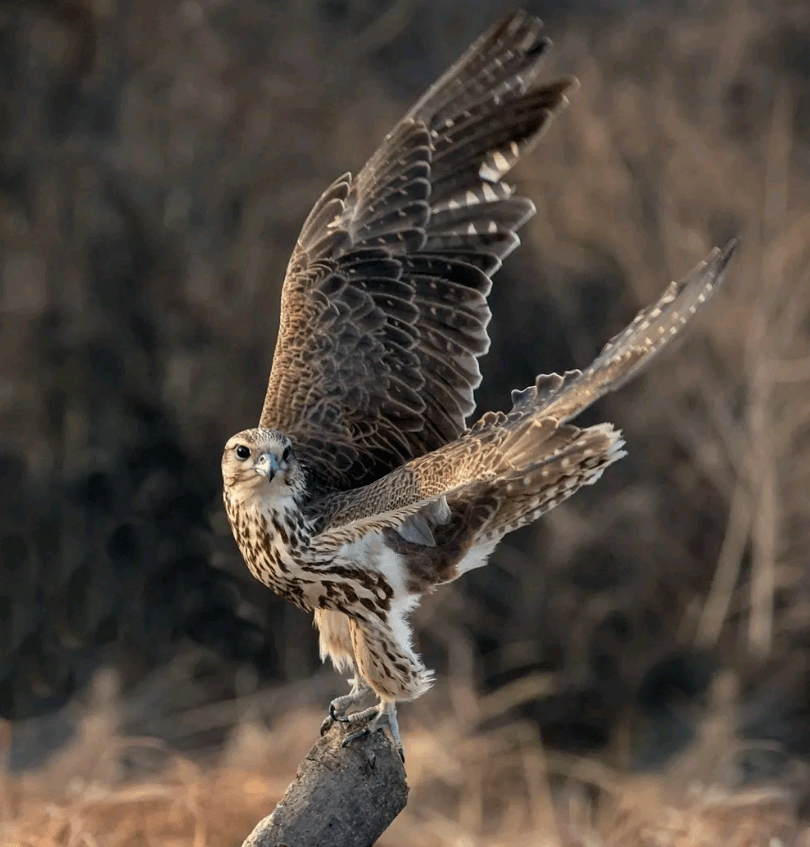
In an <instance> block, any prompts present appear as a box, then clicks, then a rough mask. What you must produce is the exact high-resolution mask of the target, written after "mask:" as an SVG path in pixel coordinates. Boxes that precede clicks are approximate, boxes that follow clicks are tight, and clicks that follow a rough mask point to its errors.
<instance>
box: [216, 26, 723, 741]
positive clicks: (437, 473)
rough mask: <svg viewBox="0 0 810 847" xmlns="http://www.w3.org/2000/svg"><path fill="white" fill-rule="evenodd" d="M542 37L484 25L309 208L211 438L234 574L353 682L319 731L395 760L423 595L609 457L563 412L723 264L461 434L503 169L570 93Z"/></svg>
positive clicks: (512, 222)
mask: <svg viewBox="0 0 810 847" xmlns="http://www.w3.org/2000/svg"><path fill="white" fill-rule="evenodd" d="M541 26H542V24H541V22H540V21H539V20H538V19H537V18H535V17H532V16H530V15H527V14H525V13H522V12H518V13H516V14H513V15H511V16H510V17H508V18H507V19H505V20H503V21H502V22H500V23H498V24H497V25H496V26H494V27H492V28H491V29H490V30H489V31H488V32H486V33H485V34H484V35H483V36H482V37H481V38H480V39H479V40H478V41H476V42H475V43H474V44H473V45H472V47H470V48H469V49H468V51H467V52H466V53H465V54H464V55H463V56H462V57H461V59H459V60H458V62H457V63H456V64H455V65H453V66H452V67H451V68H450V69H449V70H448V71H447V72H446V73H445V74H444V75H443V76H442V77H441V78H440V79H439V80H438V82H436V83H435V84H434V85H433V86H432V87H431V88H430V89H429V90H428V91H427V93H425V94H424V96H423V97H422V98H421V99H420V100H419V101H418V102H417V103H416V105H415V106H414V107H413V108H412V109H411V110H410V111H409V112H408V113H407V114H406V115H405V117H404V118H403V119H402V120H401V121H400V122H399V123H398V124H397V125H396V126H395V127H394V129H393V130H392V131H391V132H390V133H389V134H388V136H387V137H386V138H385V140H384V141H383V143H382V146H381V147H380V148H379V149H378V150H377V151H376V153H375V154H374V155H373V156H372V158H371V159H370V161H369V162H368V163H367V164H366V165H365V167H364V168H363V169H362V170H361V171H360V172H359V174H358V175H357V176H356V177H352V176H351V175H350V174H345V175H344V176H341V177H340V178H339V179H337V180H336V181H335V182H334V183H332V185H331V186H329V188H328V189H327V190H326V192H325V193H324V194H323V196H322V197H321V198H320V200H318V202H317V203H316V204H315V207H314V209H313V210H312V212H311V213H310V215H309V217H308V218H307V220H306V222H305V223H304V226H303V230H302V232H301V235H300V237H299V239H298V241H297V243H296V246H295V250H294V252H293V255H292V258H291V260H290V263H289V267H288V269H287V275H286V278H285V281H284V287H283V292H282V301H281V320H280V329H279V335H278V341H277V344H276V351H275V356H274V359H273V366H272V371H271V374H270V381H269V387H268V389H267V396H266V398H265V401H264V407H263V409H262V413H261V419H260V421H259V426H258V428H256V429H248V430H245V431H244V432H240V433H238V434H237V435H234V436H233V437H232V438H231V439H230V440H229V441H228V442H227V444H226V445H225V450H224V453H223V456H222V474H223V479H224V500H225V507H226V511H227V514H228V518H229V521H230V524H231V528H232V530H233V534H234V537H235V538H236V541H237V543H238V545H239V548H240V550H241V552H242V555H243V556H244V558H245V561H246V563H247V565H248V567H249V569H250V571H251V572H252V573H253V575H254V576H255V577H257V578H258V579H259V580H261V581H262V582H263V583H265V584H266V585H268V586H269V587H270V588H271V589H273V590H274V591H275V592H276V593H278V594H279V595H281V596H282V597H284V598H286V599H288V600H290V601H291V602H292V603H294V604H295V605H296V606H298V607H300V608H301V609H304V610H306V611H308V612H312V613H313V614H314V617H315V623H316V624H317V627H318V629H319V631H320V636H319V637H320V648H321V655H322V657H323V658H324V659H325V658H326V656H329V657H330V658H331V660H332V662H333V663H334V664H335V666H336V667H337V668H338V669H339V670H345V671H348V672H350V673H351V674H352V677H353V681H352V687H351V690H350V692H349V693H348V694H346V695H344V696H342V697H338V698H336V699H335V700H334V701H333V702H332V704H331V706H330V711H329V715H330V716H329V717H328V718H327V719H326V720H325V721H324V727H323V729H324V731H325V729H327V728H328V727H329V726H330V725H331V722H332V721H336V720H337V721H348V722H349V723H351V724H354V725H355V727H354V729H355V731H353V732H351V733H350V734H348V735H347V736H346V739H345V741H344V743H346V742H349V741H351V740H352V739H354V738H356V737H359V736H360V735H362V734H365V733H367V732H370V731H374V730H377V729H380V728H382V727H388V729H389V732H390V734H391V736H392V738H393V740H394V742H395V744H396V746H397V749H398V750H399V751H400V754H401V753H402V745H401V741H400V736H399V731H398V726H397V719H396V704H397V703H398V702H399V701H405V700H412V699H414V698H416V697H419V696H420V695H421V694H423V693H424V692H425V691H426V690H427V689H428V688H429V687H430V685H431V682H432V676H431V673H430V671H428V670H427V669H426V668H425V666H424V665H423V663H422V661H421V660H420V658H419V656H418V655H417V654H416V652H415V651H414V649H413V647H412V644H411V631H410V627H409V623H408V616H409V614H410V613H411V612H412V611H413V609H414V607H415V606H416V605H417V603H418V601H419V598H420V597H421V596H422V595H423V594H425V593H427V592H430V591H432V590H433V589H435V588H436V586H438V585H441V584H442V583H446V582H450V581H452V580H454V579H456V578H458V577H459V576H460V575H461V574H463V573H465V572H466V571H469V570H471V569H472V568H478V567H481V566H482V565H484V564H486V562H487V559H488V557H489V556H490V554H491V553H492V551H493V549H494V548H495V546H496V545H497V544H498V542H499V541H500V540H501V539H502V538H503V536H504V535H505V534H506V533H508V532H511V531H512V530H514V529H517V528H518V527H520V526H523V525H525V524H527V523H529V522H531V521H534V520H536V519H537V518H538V517H540V516H541V515H542V514H543V513H544V512H547V511H548V510H549V509H552V508H553V507H554V506H556V505H557V504H559V503H561V502H562V501H563V500H565V499H566V498H567V497H570V496H571V495H572V494H573V493H574V492H575V491H576V490H577V489H578V488H579V487H580V486H582V485H590V484H592V483H594V482H596V480H597V479H598V478H599V477H600V476H601V474H602V472H603V471H604V470H605V468H606V467H607V466H608V465H610V464H612V463H613V462H615V461H616V460H617V459H619V458H621V457H622V456H623V455H624V451H623V450H622V446H623V440H622V437H621V433H620V432H619V431H617V430H616V429H614V427H613V426H611V425H610V424H599V425H597V426H590V427H586V428H578V427H577V426H575V425H573V424H572V423H570V421H571V419H572V418H574V417H575V416H576V415H578V414H579V413H580V412H581V411H582V410H583V409H585V408H586V407H588V406H589V405H590V404H591V403H593V402H594V401H595V400H596V399H597V398H599V397H601V396H602V395H604V394H605V393H606V392H608V391H612V390H614V389H616V388H618V387H620V386H621V385H623V384H624V383H626V382H627V381H628V380H629V379H631V378H632V377H634V376H635V375H637V374H638V373H639V371H641V369H642V368H643V367H644V366H646V365H647V364H648V363H649V361H650V360H651V359H652V358H653V357H654V356H655V355H656V354H657V353H658V352H660V351H661V350H662V349H663V348H664V347H665V346H666V345H667V344H668V343H669V342H670V341H671V340H672V339H673V338H674V337H675V336H677V335H678V334H679V333H680V332H681V330H682V329H683V328H684V326H685V325H686V323H687V322H688V321H689V320H690V318H692V317H693V316H694V315H695V314H696V313H697V312H698V311H699V310H700V309H701V308H702V307H703V306H704V305H705V304H706V302H707V300H708V299H709V298H710V297H711V295H712V294H713V293H714V292H715V290H716V289H717V287H718V286H719V284H720V282H721V279H722V277H723V274H724V271H725V268H726V265H727V264H728V261H729V259H730V257H731V253H732V251H733V247H734V245H733V244H730V245H729V246H727V247H726V248H725V249H724V250H722V251H720V250H717V249H715V250H714V251H713V252H712V253H711V254H710V255H709V256H708V257H707V258H706V259H705V260H704V261H703V262H701V263H700V264H699V265H698V266H697V267H696V268H695V269H694V270H693V271H692V272H691V273H690V274H689V275H688V276H687V277H686V278H685V279H683V280H681V281H679V282H673V283H671V284H670V286H669V287H668V288H667V289H666V291H665V292H664V294H663V295H662V297H661V298H660V299H659V301H658V302H657V303H656V304H655V305H654V306H652V307H650V308H647V309H644V310H643V311H641V312H640V313H639V314H638V316H637V317H636V318H635V320H634V321H633V322H632V323H631V324H630V325H629V326H628V327H627V328H626V329H625V330H624V331H623V332H621V333H620V334H619V335H617V336H616V337H615V338H613V339H612V340H611V341H610V342H608V344H607V345H606V346H605V348H604V349H603V350H602V352H601V353H600V354H599V356H598V357H597V358H596V360H595V361H594V362H593V363H592V364H591V365H590V366H589V367H587V368H586V369H585V370H584V371H578V370H577V371H569V372H568V373H566V374H565V375H563V376H558V375H556V374H552V375H541V376H538V377H537V379H536V381H535V383H534V384H533V385H531V386H529V387H528V388H526V389H525V390H523V391H514V392H513V394H512V400H513V406H512V409H511V411H509V412H508V413H503V412H487V413H486V414H484V415H483V416H482V417H480V418H479V419H478V420H477V421H476V422H475V423H473V424H472V425H471V426H468V425H467V419H468V417H469V416H470V415H471V414H472V412H473V410H474V408H475V404H474V402H473V392H474V390H475V389H476V388H477V387H478V384H479V383H480V381H481V374H480V371H479V367H478V362H477V359H478V357H480V356H481V355H483V354H484V353H486V351H487V348H488V346H489V339H488V336H487V323H488V322H489V319H490V311H489V308H488V306H487V295H488V294H489V292H490V288H491V286H492V282H491V280H492V277H493V275H494V274H495V272H496V271H497V270H498V268H499V267H500V265H501V262H502V260H503V258H504V257H505V256H506V255H507V254H508V253H510V252H511V251H512V250H513V249H514V248H515V247H517V245H518V243H519V239H518V236H517V230H518V229H520V227H521V226H522V225H523V224H524V223H525V222H526V221H527V220H528V218H530V217H531V215H532V214H533V213H534V206H533V205H532V203H531V201H530V200H528V199H526V198H523V197H518V196H516V195H514V194H513V190H512V188H511V187H510V186H509V185H507V184H506V183H505V182H504V181H503V178H504V177H505V176H506V174H507V172H508V171H509V170H510V169H511V168H512V167H513V165H514V164H515V163H516V162H517V161H518V160H519V159H520V158H521V156H523V155H525V154H526V153H528V152H529V151H530V150H531V149H532V148H533V147H534V145H535V143H536V142H537V140H538V138H539V136H540V135H541V134H542V133H543V131H544V130H545V129H546V127H547V126H548V124H549V122H550V120H551V119H552V117H553V116H554V115H555V114H556V113H557V112H558V111H560V110H561V109H562V108H563V107H564V106H565V105H566V103H567V100H566V94H567V93H569V92H570V91H571V89H572V88H574V87H575V85H576V81H575V80H572V79H563V80H558V81H555V82H552V83H550V84H545V85H543V84H539V83H538V82H537V77H538V73H539V69H540V64H541V60H542V58H543V55H544V53H545V52H546V49H547V47H548V46H549V41H548V40H547V39H546V38H544V37H543V36H542V35H541ZM371 695H376V698H378V700H379V702H378V703H377V705H373V706H371V707H369V708H366V709H360V708H359V707H360V705H361V704H362V703H363V701H364V698H366V697H367V696H371Z"/></svg>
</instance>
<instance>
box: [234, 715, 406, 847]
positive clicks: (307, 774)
mask: <svg viewBox="0 0 810 847" xmlns="http://www.w3.org/2000/svg"><path fill="white" fill-rule="evenodd" d="M349 731H350V730H349V729H346V728H343V727H334V728H332V730H330V732H328V733H327V734H326V735H325V736H324V737H323V738H321V739H320V740H319V741H318V743H317V744H315V746H314V747H313V748H312V749H311V750H310V751H309V753H308V754H307V756H306V758H305V759H304V761H303V762H302V763H301V764H300V766H299V768H298V773H297V775H296V777H295V779H294V780H293V782H292V783H291V784H290V786H289V788H287V791H286V792H285V794H284V797H283V798H282V800H281V802H280V803H279V804H278V806H276V808H275V810H274V811H273V813H272V814H270V815H269V816H268V817H266V818H264V820H262V821H260V822H259V823H258V824H257V825H256V828H255V829H254V830H253V832H252V833H251V834H250V835H249V836H248V838H247V840H246V841H245V842H244V844H243V845H242V847H371V845H373V844H374V843H375V842H376V841H377V839H378V838H379V837H380V836H381V835H382V834H383V832H385V830H386V829H387V828H388V827H389V826H390V824H391V823H392V822H393V820H394V818H396V816H397V815H398V814H399V813H400V812H401V811H402V810H403V809H404V808H405V804H406V803H407V802H408V784H407V782H406V779H405V768H404V767H403V764H402V762H401V761H400V758H399V755H398V754H397V752H396V750H394V748H393V747H392V746H391V744H390V742H389V741H388V739H387V738H386V737H385V736H383V734H382V733H381V732H375V733H373V734H372V735H370V736H368V737H366V738H361V739H358V740H356V741H354V742H353V743H352V744H351V746H349V747H342V746H341V742H342V741H343V738H344V737H345V736H346V734H347V733H348V732H349Z"/></svg>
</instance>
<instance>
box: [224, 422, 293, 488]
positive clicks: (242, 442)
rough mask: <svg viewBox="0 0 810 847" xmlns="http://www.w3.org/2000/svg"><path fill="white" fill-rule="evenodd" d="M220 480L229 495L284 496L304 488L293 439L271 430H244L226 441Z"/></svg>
mask: <svg viewBox="0 0 810 847" xmlns="http://www.w3.org/2000/svg"><path fill="white" fill-rule="evenodd" d="M222 479H223V482H224V483H225V490H226V492H227V493H228V494H229V496H231V497H236V498H238V499H241V500H243V501H244V500H250V499H252V498H253V497H255V496H258V497H260V498H262V499H267V498H271V499H273V500H275V499H283V498H286V497H292V496H295V494H297V493H299V492H301V491H302V490H303V488H304V485H305V483H304V474H303V471H302V469H301V466H300V465H299V464H298V461H297V459H296V458H295V452H294V451H293V446H292V442H291V441H290V439H289V438H287V436H286V435H284V434H283V433H281V432H277V431H276V430H273V429H246V430H245V431H244V432H239V433H237V434H236V435H234V436H233V437H232V438H230V439H229V440H228V443H227V444H226V445H225V450H224V451H223V453H222Z"/></svg>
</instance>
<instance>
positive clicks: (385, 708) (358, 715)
mask: <svg viewBox="0 0 810 847" xmlns="http://www.w3.org/2000/svg"><path fill="white" fill-rule="evenodd" d="M363 721H368V723H367V724H366V725H365V726H364V727H363V728H362V729H358V730H357V731H356V732H351V733H349V735H347V736H346V737H345V738H344V739H343V746H344V747H347V746H348V745H349V744H351V743H352V741H355V740H356V739H358V738H364V737H365V736H366V735H370V734H371V733H372V732H376V731H377V730H378V729H385V728H386V727H388V731H389V732H390V733H391V740H392V741H393V742H394V747H396V750H397V753H399V757H400V759H402V761H403V762H404V761H405V751H404V750H403V749H402V739H401V738H400V736H399V722H398V721H397V704H396V703H386V702H384V701H380V702H379V703H378V704H377V705H376V706H372V707H371V708H369V709H363V711H362V712H355V713H354V714H352V715H347V716H346V722H347V723H362V722H363Z"/></svg>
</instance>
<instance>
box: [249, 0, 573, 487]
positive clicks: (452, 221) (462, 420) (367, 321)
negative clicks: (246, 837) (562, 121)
mask: <svg viewBox="0 0 810 847" xmlns="http://www.w3.org/2000/svg"><path fill="white" fill-rule="evenodd" d="M541 28H542V24H541V22H540V21H539V20H538V19H537V18H535V17H532V16H529V15H526V14H525V13H522V12H519V13H517V14H514V15H511V16H510V17H508V18H506V19H505V20H504V21H502V22H501V23H499V24H498V25H496V26H494V27H493V28H491V29H490V30H489V31H488V32H487V33H485V34H484V35H483V36H482V37H481V38H480V39H479V40H478V41H477V42H475V44H473V45H472V47H471V48H470V49H469V50H468V51H467V52H466V53H465V54H464V55H463V56H462V57H461V59H460V60H459V61H458V62H457V63H456V64H455V65H453V67H451V68H450V69H449V70H448V71H447V72H446V73H445V74H444V75H443V76H442V77H441V78H440V79H439V80H438V82H437V83H436V84H435V85H433V86H432V87H431V88H430V89H429V90H428V91H427V92H426V93H425V95H424V96H423V97H422V98H421V99H420V100H419V101H418V102H417V103H416V104H415V106H414V107H413V108H412V109H411V110H410V111H409V112H408V113H407V115H406V116H405V117H404V118H403V119H402V120H401V121H400V122H399V123H398V124H397V125H396V126H395V127H394V129H393V130H392V131H391V132H390V133H389V135H388V136H387V137H386V139H385V141H384V142H383V144H382V145H381V146H380V148H379V149H378V150H377V152H376V153H375V154H374V155H373V156H372V157H371V159H370V160H369V162H368V163H367V164H366V166H365V167H364V168H363V169H362V170H361V171H360V173H359V174H358V175H357V177H356V178H354V179H353V178H352V177H351V176H350V175H348V174H347V175H344V176H341V177H340V178H339V179H337V180H336V181H335V182H334V183H332V185H331V186H330V187H329V188H328V189H327V190H326V192H325V193H324V195H323V197H321V198H320V200H318V202H317V203H316V204H315V207H314V208H313V210H312V212H311V213H310V215H309V217H308V218H307V220H306V221H305V223H304V226H303V229H302V232H301V236H300V237H299V239H298V242H297V244H296V248H295V250H294V252H293V256H292V258H291V260H290V265H289V267H288V271H287V276H286V279H285V282H284V289H283V292H282V314H281V326H280V331H279V338H278V342H277V346H276V352H275V355H274V359H273V368H272V371H271V374H270V380H269V385H268V390H267V395H266V398H265V402H264V407H263V409H262V414H261V420H260V425H261V426H263V427H268V428H272V429H280V430H282V431H284V432H285V433H286V434H287V435H289V436H290V438H292V440H293V442H294V444H295V448H296V455H297V456H298V457H299V459H300V460H301V461H302V462H303V463H304V465H305V466H307V467H308V469H309V470H310V472H311V476H312V478H313V485H314V486H315V487H316V488H318V487H320V490H321V491H322V492H323V491H329V490H334V489H337V490H347V489H351V488H353V487H356V486H362V485H366V484H368V483H370V482H372V481H374V480H376V479H379V478H381V477H383V476H384V475H385V474H387V473H388V472H390V471H391V470H393V469H394V468H397V467H399V466H400V465H402V464H403V463H406V462H408V461H410V460H412V459H414V458H415V457H418V456H421V455H424V454H425V453H428V452H430V451H432V450H436V449H437V448H440V447H442V446H443V445H444V444H446V443H448V442H449V441H452V440H453V439H455V438H457V437H458V436H459V435H460V434H461V433H462V432H463V431H464V428H465V426H466V418H467V417H468V416H469V415H470V414H471V413H472V411H473V409H474V401H473V392H474V390H475V389H476V388H477V386H478V385H479V383H480V380H481V375H480V369H479V367H478V362H477V359H478V357H479V356H481V355H482V354H483V353H485V352H486V350H487V349H488V347H489V338H488V336H487V331H486V328H487V324H488V322H489V319H490V312H489V307H488V306H487V301H486V298H487V296H488V294H489V291H490V288H491V277H492V274H494V273H495V272H496V271H497V270H498V268H499V267H500V263H501V260H502V259H503V257H504V256H506V255H507V254H508V253H509V252H511V250H513V249H514V247H515V246H516V245H517V244H518V243H519V240H518V236H517V234H516V233H517V230H518V229H519V228H520V227H521V226H522V225H523V224H524V223H525V222H526V220H527V219H528V218H529V217H530V216H531V215H532V214H533V213H534V206H533V205H532V203H531V202H530V201H529V200H526V199H524V198H520V197H514V196H512V189H511V188H510V187H509V186H507V185H505V184H504V183H502V182H501V177H502V176H503V175H504V174H505V173H507V171H508V170H509V168H511V166H512V165H513V164H514V163H515V162H516V161H517V159H518V158H519V157H520V156H521V155H522V154H523V153H524V152H526V151H527V150H529V149H530V148H531V146H532V145H533V144H534V143H535V142H536V140H537V138H538V137H539V136H540V134H541V132H542V130H543V129H544V128H545V126H546V125H547V124H548V123H549V120H550V118H551V116H552V115H553V113H554V112H556V111H558V110H559V109H560V108H562V107H564V106H565V104H566V102H567V101H566V99H565V93H566V91H569V90H570V89H571V88H572V87H573V85H574V84H575V83H574V81H573V80H570V79H568V80H560V81H558V82H554V83H552V84H551V85H547V86H542V87H541V86H539V85H537V84H536V78H537V75H538V73H539V68H540V62H541V60H542V57H543V54H544V52H545V50H546V48H547V47H548V44H549V41H548V39H546V38H544V37H543V36H542V35H541V34H540V31H541Z"/></svg>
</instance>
